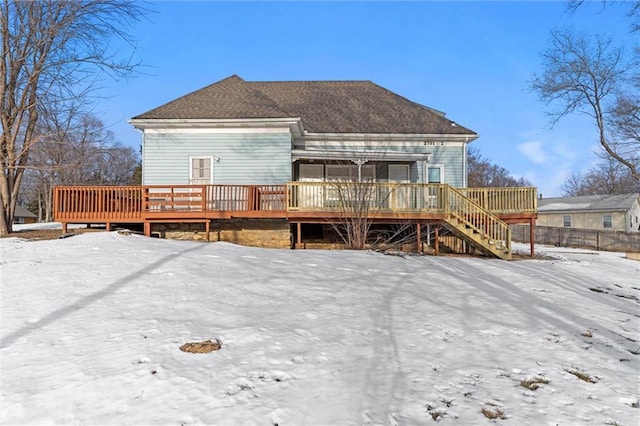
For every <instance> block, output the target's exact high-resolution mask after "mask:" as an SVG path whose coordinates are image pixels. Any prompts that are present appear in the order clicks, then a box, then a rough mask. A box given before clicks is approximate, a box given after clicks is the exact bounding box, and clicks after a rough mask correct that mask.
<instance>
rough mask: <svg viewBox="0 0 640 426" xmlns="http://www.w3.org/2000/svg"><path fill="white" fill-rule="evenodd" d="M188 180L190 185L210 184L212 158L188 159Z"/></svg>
mask: <svg viewBox="0 0 640 426" xmlns="http://www.w3.org/2000/svg"><path fill="white" fill-rule="evenodd" d="M190 160H191V161H190V163H191V164H190V166H191V167H190V169H191V170H190V171H189V174H190V179H189V183H190V184H191V185H202V184H209V183H212V177H213V161H212V157H191V159H190Z"/></svg>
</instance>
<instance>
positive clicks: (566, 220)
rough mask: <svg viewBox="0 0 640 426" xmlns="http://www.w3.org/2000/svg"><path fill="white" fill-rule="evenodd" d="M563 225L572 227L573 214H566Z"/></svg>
mask: <svg viewBox="0 0 640 426" xmlns="http://www.w3.org/2000/svg"><path fill="white" fill-rule="evenodd" d="M563 226H564V227H565V228H571V216H569V215H568V214H566V215H564V218H563Z"/></svg>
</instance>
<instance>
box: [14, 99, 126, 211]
mask: <svg viewBox="0 0 640 426" xmlns="http://www.w3.org/2000/svg"><path fill="white" fill-rule="evenodd" d="M52 109H53V108H52ZM52 109H49V110H46V111H44V112H43V114H41V115H40V121H39V124H38V129H39V133H40V134H42V135H43V136H42V138H41V140H40V141H39V143H38V144H36V145H34V146H33V147H32V148H31V153H30V166H29V169H28V170H27V171H26V172H25V177H24V180H25V183H27V188H26V190H25V191H23V192H24V194H25V195H26V197H25V198H26V199H27V202H28V203H29V204H30V205H32V206H33V205H37V206H38V217H39V219H40V220H46V221H50V220H52V217H51V209H52V201H53V200H52V196H53V187H54V186H55V185H125V184H130V183H132V179H133V175H134V172H135V169H136V167H137V165H138V157H137V153H136V151H135V150H134V149H132V148H130V147H125V146H122V145H120V144H119V143H117V142H114V136H113V132H111V131H110V130H108V129H107V128H106V126H105V125H104V123H103V122H102V121H101V120H100V119H98V118H97V117H95V116H93V115H92V114H88V113H84V112H81V111H80V110H78V109H75V108H71V109H69V110H66V111H62V110H56V111H55V113H54V114H51V112H52Z"/></svg>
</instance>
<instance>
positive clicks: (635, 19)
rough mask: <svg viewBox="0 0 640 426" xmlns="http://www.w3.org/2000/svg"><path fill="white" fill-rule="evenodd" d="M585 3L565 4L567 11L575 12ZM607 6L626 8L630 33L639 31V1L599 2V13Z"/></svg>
mask: <svg viewBox="0 0 640 426" xmlns="http://www.w3.org/2000/svg"><path fill="white" fill-rule="evenodd" d="M585 3H586V1H585V0H569V2H568V4H567V9H568V10H569V11H571V12H575V11H576V10H578V9H579V8H580V7H581V6H582V5H583V4H585ZM607 5H615V6H620V5H624V6H625V7H626V8H627V17H628V18H629V19H630V20H631V31H632V32H637V31H640V1H609V0H600V6H601V7H600V10H601V11H602V10H604V9H605V8H606V7H607Z"/></svg>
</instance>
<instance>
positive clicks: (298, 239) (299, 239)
mask: <svg viewBox="0 0 640 426" xmlns="http://www.w3.org/2000/svg"><path fill="white" fill-rule="evenodd" d="M299 247H302V223H301V222H298V223H296V246H295V248H299Z"/></svg>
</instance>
